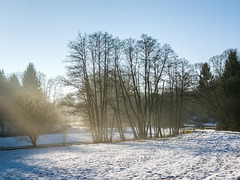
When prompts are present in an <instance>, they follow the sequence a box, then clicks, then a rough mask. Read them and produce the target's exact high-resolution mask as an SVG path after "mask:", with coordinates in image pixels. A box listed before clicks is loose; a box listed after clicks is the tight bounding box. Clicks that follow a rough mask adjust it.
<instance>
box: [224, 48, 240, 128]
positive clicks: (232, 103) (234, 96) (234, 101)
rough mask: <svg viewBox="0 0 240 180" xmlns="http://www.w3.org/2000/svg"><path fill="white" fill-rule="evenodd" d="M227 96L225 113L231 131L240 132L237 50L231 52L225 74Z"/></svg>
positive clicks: (239, 63) (239, 65) (239, 73)
mask: <svg viewBox="0 0 240 180" xmlns="http://www.w3.org/2000/svg"><path fill="white" fill-rule="evenodd" d="M223 88H224V92H225V95H226V101H225V104H224V109H223V110H224V111H225V113H226V115H227V118H228V121H229V129H230V130H238V131H239V130H240V61H239V57H238V55H237V51H236V50H230V51H229V54H228V58H227V60H226V63H225V68H224V73H223Z"/></svg>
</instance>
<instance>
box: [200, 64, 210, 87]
mask: <svg viewBox="0 0 240 180" xmlns="http://www.w3.org/2000/svg"><path fill="white" fill-rule="evenodd" d="M212 80H213V75H212V73H211V70H210V67H209V65H208V63H204V64H203V65H202V69H201V72H200V76H199V86H198V88H199V89H200V90H204V89H206V88H207V87H209V85H210V83H211V81H212Z"/></svg>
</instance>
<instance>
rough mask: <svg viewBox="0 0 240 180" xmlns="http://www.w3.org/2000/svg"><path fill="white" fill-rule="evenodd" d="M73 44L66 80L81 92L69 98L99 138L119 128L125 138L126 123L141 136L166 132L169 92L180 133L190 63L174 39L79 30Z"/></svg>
mask: <svg viewBox="0 0 240 180" xmlns="http://www.w3.org/2000/svg"><path fill="white" fill-rule="evenodd" d="M69 48H70V55H69V56H68V60H67V63H68V66H67V70H68V71H67V72H68V74H67V75H68V78H66V79H64V82H65V84H66V85H68V86H71V87H74V88H75V90H76V92H75V93H73V94H72V95H73V96H74V98H72V101H70V100H69V101H68V103H69V104H71V105H72V106H74V107H75V108H76V109H78V110H79V111H81V112H82V113H84V114H85V116H86V118H87V119H88V122H89V124H90V127H91V130H92V135H93V140H94V141H95V142H103V141H111V140H112V135H113V129H117V130H118V132H119V134H120V138H121V139H122V140H124V139H125V137H124V128H123V125H124V124H126V125H127V126H130V127H131V130H132V132H133V134H134V137H135V138H136V139H142V138H148V137H150V138H151V137H160V136H162V132H161V130H162V123H161V121H162V113H163V104H164V99H165V98H168V101H169V103H168V104H167V106H168V108H166V109H168V110H169V111H168V112H167V113H165V117H166V116H168V117H167V118H168V119H170V122H171V123H170V127H171V128H170V129H171V133H172V134H178V132H179V127H180V122H181V119H182V107H183V103H184V96H185V92H186V91H187V89H188V88H189V85H190V81H189V76H190V73H189V70H190V66H189V64H188V62H187V61H186V60H185V59H180V58H179V57H178V56H177V55H176V54H175V53H174V51H173V50H172V49H171V47H170V46H169V45H166V44H165V45H163V46H161V45H160V44H159V43H158V41H157V40H156V39H154V38H152V37H149V36H147V35H142V36H141V39H140V40H134V39H127V40H124V41H121V40H119V39H118V38H113V37H112V36H111V35H110V34H108V33H102V32H97V33H94V34H90V35H86V34H78V37H77V39H76V40H75V41H71V42H70V43H69ZM165 104H166V103H165ZM165 111H166V110H165Z"/></svg>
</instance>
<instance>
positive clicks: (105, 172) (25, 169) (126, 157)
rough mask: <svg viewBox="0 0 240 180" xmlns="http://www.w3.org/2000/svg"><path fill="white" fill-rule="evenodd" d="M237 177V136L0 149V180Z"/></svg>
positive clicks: (211, 134) (239, 172) (201, 135)
mask: <svg viewBox="0 0 240 180" xmlns="http://www.w3.org/2000/svg"><path fill="white" fill-rule="evenodd" d="M0 139H1V138H0ZM1 141H2V140H0V142H1ZM238 177H240V134H239V133H229V132H219V131H197V132H193V133H190V134H185V135H180V136H177V137H174V138H164V139H154V140H145V141H127V142H121V143H102V144H82V145H74V146H65V147H54V148H36V149H21V150H11V151H0V179H124V180H125V179H219V180H223V179H224V180H225V179H237V178H238Z"/></svg>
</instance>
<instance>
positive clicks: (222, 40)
mask: <svg viewBox="0 0 240 180" xmlns="http://www.w3.org/2000/svg"><path fill="white" fill-rule="evenodd" d="M96 31H103V32H105V31H106V32H108V33H109V34H112V35H113V36H114V37H119V38H120V39H125V38H129V37H131V38H136V39H139V38H140V36H141V35H142V34H147V35H149V36H152V37H153V38H156V39H158V41H159V42H160V43H161V44H164V43H167V44H170V46H171V47H172V48H173V50H174V51H175V52H176V53H177V54H178V55H179V56H180V57H185V58H186V59H187V60H189V61H190V62H191V63H196V62H206V61H208V59H209V58H210V57H212V56H214V55H218V54H221V53H222V52H223V51H224V50H226V49H229V48H238V49H240V0H0V69H3V70H4V71H5V73H6V74H9V73H12V72H23V71H24V70H25V69H26V66H27V65H28V63H29V62H33V63H34V64H35V67H36V69H37V70H38V71H41V72H42V73H44V74H46V75H47V76H48V77H54V76H57V75H64V73H65V68H64V66H65V65H64V63H63V61H64V60H65V58H66V56H67V55H68V47H67V44H68V42H69V41H70V40H74V39H75V38H76V37H77V34H78V32H82V33H87V34H90V33H93V32H96Z"/></svg>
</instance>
